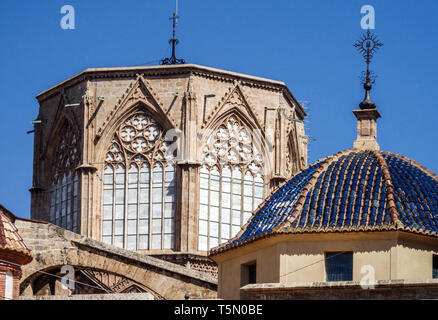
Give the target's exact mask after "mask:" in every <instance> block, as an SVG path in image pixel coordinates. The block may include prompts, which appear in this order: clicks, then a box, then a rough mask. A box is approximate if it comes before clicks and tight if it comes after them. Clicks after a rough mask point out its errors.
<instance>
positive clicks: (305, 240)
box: [212, 232, 438, 299]
mask: <svg viewBox="0 0 438 320" xmlns="http://www.w3.org/2000/svg"><path fill="white" fill-rule="evenodd" d="M275 239H276V240H275ZM263 242H265V243H263ZM336 251H353V281H360V280H361V279H362V278H363V277H364V276H366V275H368V276H371V273H370V271H369V270H370V268H369V267H368V268H365V269H362V268H363V267H364V266H371V267H372V269H373V270H374V279H375V280H397V279H400V280H401V279H403V280H404V279H412V280H413V279H415V280H424V279H431V278H432V256H433V254H437V253H438V239H432V238H426V237H422V236H415V235H409V234H406V233H399V232H379V233H377V232H376V233H350V234H324V235H320V234H308V235H288V236H277V237H275V238H269V239H264V240H260V241H258V242H254V243H251V244H249V245H247V246H246V247H242V248H238V249H235V250H230V251H228V252H225V253H223V254H220V255H217V256H213V257H212V258H213V260H215V261H216V262H218V264H219V268H220V276H219V290H218V296H219V297H220V298H224V299H238V297H239V296H240V288H239V284H240V283H241V279H240V270H241V266H242V264H245V263H247V262H249V261H252V260H254V261H256V263H257V283H293V282H324V281H326V272H325V263H324V253H325V252H336ZM361 271H363V272H364V273H361ZM371 272H372V271H371Z"/></svg>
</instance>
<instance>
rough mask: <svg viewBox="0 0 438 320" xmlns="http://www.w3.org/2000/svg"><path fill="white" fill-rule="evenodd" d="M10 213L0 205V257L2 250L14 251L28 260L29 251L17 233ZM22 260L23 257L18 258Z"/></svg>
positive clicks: (29, 258)
mask: <svg viewBox="0 0 438 320" xmlns="http://www.w3.org/2000/svg"><path fill="white" fill-rule="evenodd" d="M11 217H12V214H11V213H10V212H9V211H8V210H6V209H5V208H4V207H3V206H0V257H1V252H2V251H8V252H16V253H17V254H18V255H20V256H21V258H23V257H28V258H25V259H24V261H27V262H28V261H30V260H31V259H32V258H31V253H30V250H29V249H28V248H27V246H26V244H25V243H24V241H23V238H22V237H21V236H20V234H19V233H18V229H17V227H16V226H15V225H14V223H13V221H12V218H11ZM20 261H23V259H20Z"/></svg>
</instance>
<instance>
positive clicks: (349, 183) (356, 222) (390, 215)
mask: <svg viewBox="0 0 438 320" xmlns="http://www.w3.org/2000/svg"><path fill="white" fill-rule="evenodd" d="M391 230H398V231H407V232H413V233H418V234H424V235H430V236H435V237H438V177H437V176H436V175H435V174H433V173H432V172H431V171H429V170H427V169H426V168H424V167H422V166H421V165H419V164H418V163H416V162H414V161H413V160H410V159H408V158H406V157H403V156H400V155H396V154H393V153H389V152H382V151H377V150H358V149H350V150H346V151H343V152H340V153H338V154H336V155H333V156H330V157H327V158H325V159H322V160H319V161H317V162H316V163H314V164H312V165H310V166H309V167H308V168H307V169H305V170H303V171H301V172H300V173H298V174H297V175H295V176H294V177H293V178H292V179H290V180H289V181H288V182H287V183H285V184H284V185H283V186H281V187H280V188H278V189H277V190H275V191H274V192H273V193H272V194H271V196H270V197H268V198H267V199H266V200H265V202H264V203H262V204H261V205H260V206H259V208H258V209H257V210H256V211H255V212H254V214H253V216H252V217H251V218H250V219H249V221H248V222H247V224H246V225H245V226H243V228H242V230H241V231H240V232H239V234H238V235H237V236H236V237H234V238H232V239H231V240H230V241H228V243H226V244H223V245H221V246H219V247H217V248H214V249H212V251H211V254H216V253H219V252H222V251H225V250H228V249H230V248H234V247H238V246H241V245H243V244H246V243H249V242H251V241H255V240H257V239H260V238H264V237H268V236H272V235H276V234H287V233H291V234H297V233H329V232H330V233H333V232H357V231H391Z"/></svg>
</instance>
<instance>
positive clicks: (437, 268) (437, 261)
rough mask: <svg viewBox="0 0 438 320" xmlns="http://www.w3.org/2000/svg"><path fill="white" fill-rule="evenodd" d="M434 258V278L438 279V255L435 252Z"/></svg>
mask: <svg viewBox="0 0 438 320" xmlns="http://www.w3.org/2000/svg"><path fill="white" fill-rule="evenodd" d="M432 260H433V261H432V278H433V279H438V255H435V254H434V255H433V258H432Z"/></svg>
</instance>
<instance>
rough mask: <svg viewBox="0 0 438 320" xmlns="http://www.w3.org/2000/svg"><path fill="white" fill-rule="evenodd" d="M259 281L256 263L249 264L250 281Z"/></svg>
mask: <svg viewBox="0 0 438 320" xmlns="http://www.w3.org/2000/svg"><path fill="white" fill-rule="evenodd" d="M256 282H257V268H256V264H255V263H253V264H251V265H249V266H248V283H249V284H251V283H256Z"/></svg>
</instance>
